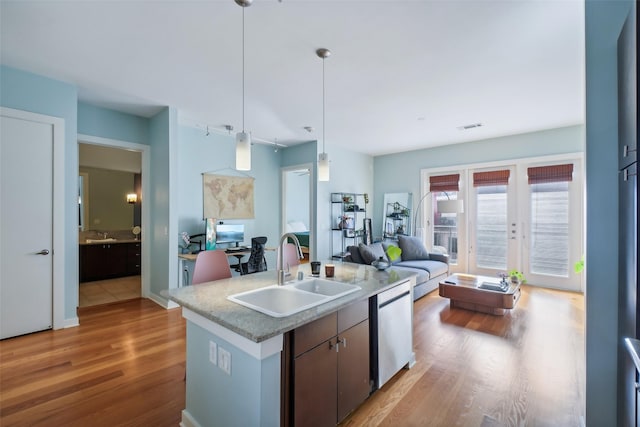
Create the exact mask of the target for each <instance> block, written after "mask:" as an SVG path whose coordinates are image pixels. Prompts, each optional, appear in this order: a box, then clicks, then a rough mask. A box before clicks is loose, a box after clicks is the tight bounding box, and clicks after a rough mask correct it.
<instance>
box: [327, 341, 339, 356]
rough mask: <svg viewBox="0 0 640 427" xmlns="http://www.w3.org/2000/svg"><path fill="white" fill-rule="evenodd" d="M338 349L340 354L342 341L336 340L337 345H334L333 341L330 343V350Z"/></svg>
mask: <svg viewBox="0 0 640 427" xmlns="http://www.w3.org/2000/svg"><path fill="white" fill-rule="evenodd" d="M334 348H335V349H336V353H339V352H340V341H337V340H336V343H335V344H334V343H333V341H329V349H330V350H333V349H334Z"/></svg>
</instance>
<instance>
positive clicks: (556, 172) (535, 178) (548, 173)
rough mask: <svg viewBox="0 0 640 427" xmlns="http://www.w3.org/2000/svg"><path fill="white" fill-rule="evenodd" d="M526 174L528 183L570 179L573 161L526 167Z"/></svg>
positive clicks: (571, 177)
mask: <svg viewBox="0 0 640 427" xmlns="http://www.w3.org/2000/svg"><path fill="white" fill-rule="evenodd" d="M527 175H528V176H529V184H544V183H547V182H567V181H571V180H572V179H573V163H569V164H566V165H553V166H539V167H535V168H528V169H527Z"/></svg>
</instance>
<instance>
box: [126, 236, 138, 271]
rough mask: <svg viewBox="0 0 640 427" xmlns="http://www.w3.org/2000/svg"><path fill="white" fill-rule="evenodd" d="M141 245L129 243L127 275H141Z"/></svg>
mask: <svg viewBox="0 0 640 427" xmlns="http://www.w3.org/2000/svg"><path fill="white" fill-rule="evenodd" d="M140 247H141V245H140V243H129V244H128V245H127V274H128V275H136V274H140V265H141V264H140V259H141V252H140Z"/></svg>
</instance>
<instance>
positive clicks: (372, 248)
mask: <svg viewBox="0 0 640 427" xmlns="http://www.w3.org/2000/svg"><path fill="white" fill-rule="evenodd" d="M393 244H394V245H395V242H394V243H393ZM390 245H391V243H388V242H382V243H372V244H369V245H365V244H363V243H360V244H359V245H358V246H349V247H348V248H347V252H348V253H349V255H347V256H346V258H345V261H347V262H354V263H357V264H371V263H372V262H373V261H376V260H378V259H379V258H380V257H382V259H383V260H385V261H390V260H389V258H388V256H387V253H386V252H387V248H388V247H389V246H390ZM396 246H398V247H399V248H400V249H401V250H402V254H401V256H400V258H397V259H395V260H393V261H390V262H391V266H390V267H389V269H392V270H393V269H396V270H405V271H411V272H413V273H416V274H417V277H416V286H415V287H414V288H413V299H414V300H417V299H418V298H420V297H422V296H424V295H426V294H428V293H429V292H431V291H433V290H435V289H438V284H439V283H440V282H441V281H442V280H444V279H445V278H446V277H447V276H448V275H449V255H446V254H441V253H433V252H429V251H427V249H426V248H425V246H424V244H423V243H422V242H421V241H420V239H418V238H417V237H411V236H398V244H397V245H396Z"/></svg>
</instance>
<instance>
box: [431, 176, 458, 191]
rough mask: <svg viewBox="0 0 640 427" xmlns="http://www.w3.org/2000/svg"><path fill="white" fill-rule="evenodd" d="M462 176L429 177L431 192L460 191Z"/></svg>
mask: <svg viewBox="0 0 640 427" xmlns="http://www.w3.org/2000/svg"><path fill="white" fill-rule="evenodd" d="M458 181H460V174H459V173H455V174H451V175H438V176H430V177H429V191H431V192H432V193H433V192H436V191H459V189H460V188H459V186H458Z"/></svg>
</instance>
